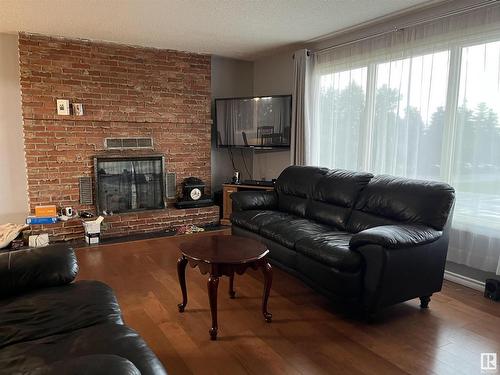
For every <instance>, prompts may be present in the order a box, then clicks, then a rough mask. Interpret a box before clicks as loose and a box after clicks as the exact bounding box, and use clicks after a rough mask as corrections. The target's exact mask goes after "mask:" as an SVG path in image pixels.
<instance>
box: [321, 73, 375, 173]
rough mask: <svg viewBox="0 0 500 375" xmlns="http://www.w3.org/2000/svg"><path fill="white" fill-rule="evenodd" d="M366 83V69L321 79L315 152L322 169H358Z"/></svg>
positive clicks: (326, 76) (327, 75) (325, 76)
mask: <svg viewBox="0 0 500 375" xmlns="http://www.w3.org/2000/svg"><path fill="white" fill-rule="evenodd" d="M366 79H367V68H366V67H363V68H359V69H353V70H346V71H343V72H337V73H331V74H325V75H323V76H322V77H321V80H320V90H321V99H320V103H319V106H320V108H319V113H320V116H321V121H320V124H321V128H320V129H319V137H318V140H319V142H318V146H317V147H318V150H317V152H318V154H319V158H320V160H321V162H322V164H323V165H336V166H338V168H345V169H357V168H358V163H359V160H358V156H359V151H360V136H361V127H362V120H363V116H364V112H365V101H366V99H365V98H366ZM346 140H349V142H346Z"/></svg>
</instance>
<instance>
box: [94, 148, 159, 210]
mask: <svg viewBox="0 0 500 375" xmlns="http://www.w3.org/2000/svg"><path fill="white" fill-rule="evenodd" d="M94 170H95V183H96V186H95V191H96V205H97V212H98V213H99V214H105V215H106V214H108V215H109V214H119V213H125V212H133V211H146V210H157V209H163V208H165V202H166V199H165V158H164V156H163V155H147V156H96V157H95V158H94Z"/></svg>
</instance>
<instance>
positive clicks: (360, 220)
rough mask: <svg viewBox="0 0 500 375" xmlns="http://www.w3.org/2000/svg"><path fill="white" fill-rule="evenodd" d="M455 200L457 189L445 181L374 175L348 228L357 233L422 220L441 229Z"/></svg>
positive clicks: (425, 223)
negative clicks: (381, 226) (380, 226)
mask: <svg viewBox="0 0 500 375" xmlns="http://www.w3.org/2000/svg"><path fill="white" fill-rule="evenodd" d="M454 199H455V191H454V189H453V188H452V187H451V186H450V185H448V184H445V183H441V182H434V181H423V180H412V179H407V178H402V177H393V176H385V175H381V176H375V177H374V178H372V179H371V181H370V182H369V183H368V185H367V186H366V187H365V188H364V189H363V191H361V193H360V195H359V197H358V200H357V202H356V204H355V206H354V210H353V211H352V214H351V216H350V217H349V220H348V222H347V230H348V231H349V232H354V233H357V232H360V231H362V230H365V229H368V228H373V227H376V226H379V225H391V224H399V223H419V224H424V225H428V226H430V227H432V228H434V229H437V230H442V229H443V227H444V225H445V224H446V221H447V219H448V215H449V213H450V210H451V208H452V206H453V202H454Z"/></svg>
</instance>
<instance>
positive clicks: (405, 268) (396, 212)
mask: <svg viewBox="0 0 500 375" xmlns="http://www.w3.org/2000/svg"><path fill="white" fill-rule="evenodd" d="M231 198H232V201H233V213H232V216H231V222H232V233H233V234H236V235H242V236H247V237H253V238H256V239H258V240H260V241H262V242H264V243H265V244H267V246H268V247H269V250H270V254H269V256H270V259H271V261H272V262H273V263H275V264H276V265H278V266H279V267H281V268H284V269H285V270H287V271H289V272H291V273H293V274H295V275H296V276H298V277H300V278H301V279H303V280H304V281H305V282H307V283H308V284H310V285H311V286H313V287H314V288H315V289H317V290H319V291H320V292H322V293H324V294H326V295H328V296H329V297H331V298H333V299H337V300H342V301H347V302H349V303H354V305H355V306H357V307H362V309H363V310H364V311H365V312H368V313H374V312H376V311H378V310H379V309H380V308H383V307H386V306H389V305H392V304H396V303H398V302H403V301H407V300H409V299H412V298H416V297H420V300H421V306H422V307H427V305H428V303H429V301H430V296H431V295H432V294H433V293H434V292H438V291H440V290H441V286H442V282H443V275H444V266H445V260H446V254H447V251H448V234H449V229H450V225H451V218H452V211H453V205H454V199H455V192H454V190H453V188H452V187H451V186H449V185H447V184H444V183H439V182H431V181H421V180H411V179H406V178H398V177H392V176H382V175H381V176H373V175H372V174H369V173H359V172H351V171H346V170H328V169H325V168H316V167H299V166H292V167H288V168H287V169H285V170H284V171H283V172H282V173H281V175H280V176H279V178H278V180H277V181H276V185H275V191H272V192H259V191H242V192H237V193H233V194H232V195H231Z"/></svg>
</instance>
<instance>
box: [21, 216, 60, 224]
mask: <svg viewBox="0 0 500 375" xmlns="http://www.w3.org/2000/svg"><path fill="white" fill-rule="evenodd" d="M55 223H57V217H35V216H28V217H27V218H26V224H28V225H36V224H55Z"/></svg>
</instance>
